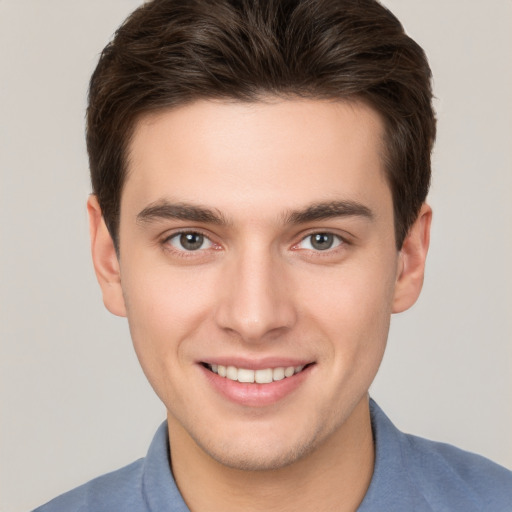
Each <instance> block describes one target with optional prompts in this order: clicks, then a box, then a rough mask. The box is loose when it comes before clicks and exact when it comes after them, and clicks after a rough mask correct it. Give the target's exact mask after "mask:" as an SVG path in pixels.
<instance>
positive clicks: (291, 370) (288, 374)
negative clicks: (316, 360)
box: [284, 366, 295, 377]
mask: <svg viewBox="0 0 512 512" xmlns="http://www.w3.org/2000/svg"><path fill="white" fill-rule="evenodd" d="M294 373H295V368H294V367H293V366H288V367H287V368H285V369H284V376H285V377H291V376H292V375H293V374H294Z"/></svg>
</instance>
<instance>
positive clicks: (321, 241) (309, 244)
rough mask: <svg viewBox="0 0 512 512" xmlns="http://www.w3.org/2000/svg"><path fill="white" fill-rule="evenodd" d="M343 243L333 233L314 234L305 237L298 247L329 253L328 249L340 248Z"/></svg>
mask: <svg viewBox="0 0 512 512" xmlns="http://www.w3.org/2000/svg"><path fill="white" fill-rule="evenodd" d="M342 243H343V240H342V239H341V238H340V237H339V236H337V235H334V234H332V233H312V234H311V235H308V236H306V237H304V238H303V239H302V240H301V241H300V242H299V243H298V244H297V246H296V247H297V248H299V249H309V250H313V251H327V250H328V249H332V248H334V247H338V246H339V245H341V244H342Z"/></svg>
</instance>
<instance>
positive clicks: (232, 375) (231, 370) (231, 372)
mask: <svg viewBox="0 0 512 512" xmlns="http://www.w3.org/2000/svg"><path fill="white" fill-rule="evenodd" d="M226 377H227V378H228V379H230V380H237V379H238V369H237V368H235V367H234V366H228V367H227V368H226Z"/></svg>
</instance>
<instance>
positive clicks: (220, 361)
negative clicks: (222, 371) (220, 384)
mask: <svg viewBox="0 0 512 512" xmlns="http://www.w3.org/2000/svg"><path fill="white" fill-rule="evenodd" d="M200 362H201V363H202V364H207V365H212V364H216V365H222V366H235V367H236V368H245V369H247V370H263V369H266V368H280V367H285V368H286V367H288V366H306V365H307V364H311V363H314V361H313V360H311V359H298V358H295V357H265V358H261V359H247V358H243V357H211V358H206V359H203V360H202V361H200Z"/></svg>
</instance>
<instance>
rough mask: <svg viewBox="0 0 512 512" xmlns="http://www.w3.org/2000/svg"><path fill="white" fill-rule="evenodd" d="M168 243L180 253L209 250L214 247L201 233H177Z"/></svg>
mask: <svg viewBox="0 0 512 512" xmlns="http://www.w3.org/2000/svg"><path fill="white" fill-rule="evenodd" d="M166 242H167V243H168V244H170V245H172V246H173V247H174V248H175V249H178V250H179V251H188V252H190V251H199V250H201V249H209V248H210V247H212V246H213V243H212V241H211V240H210V239H209V238H207V237H206V236H204V235H203V234H201V233H195V232H193V231H189V232H187V233H176V234H175V235H173V236H170V237H169V238H168V239H167V240H166Z"/></svg>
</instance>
